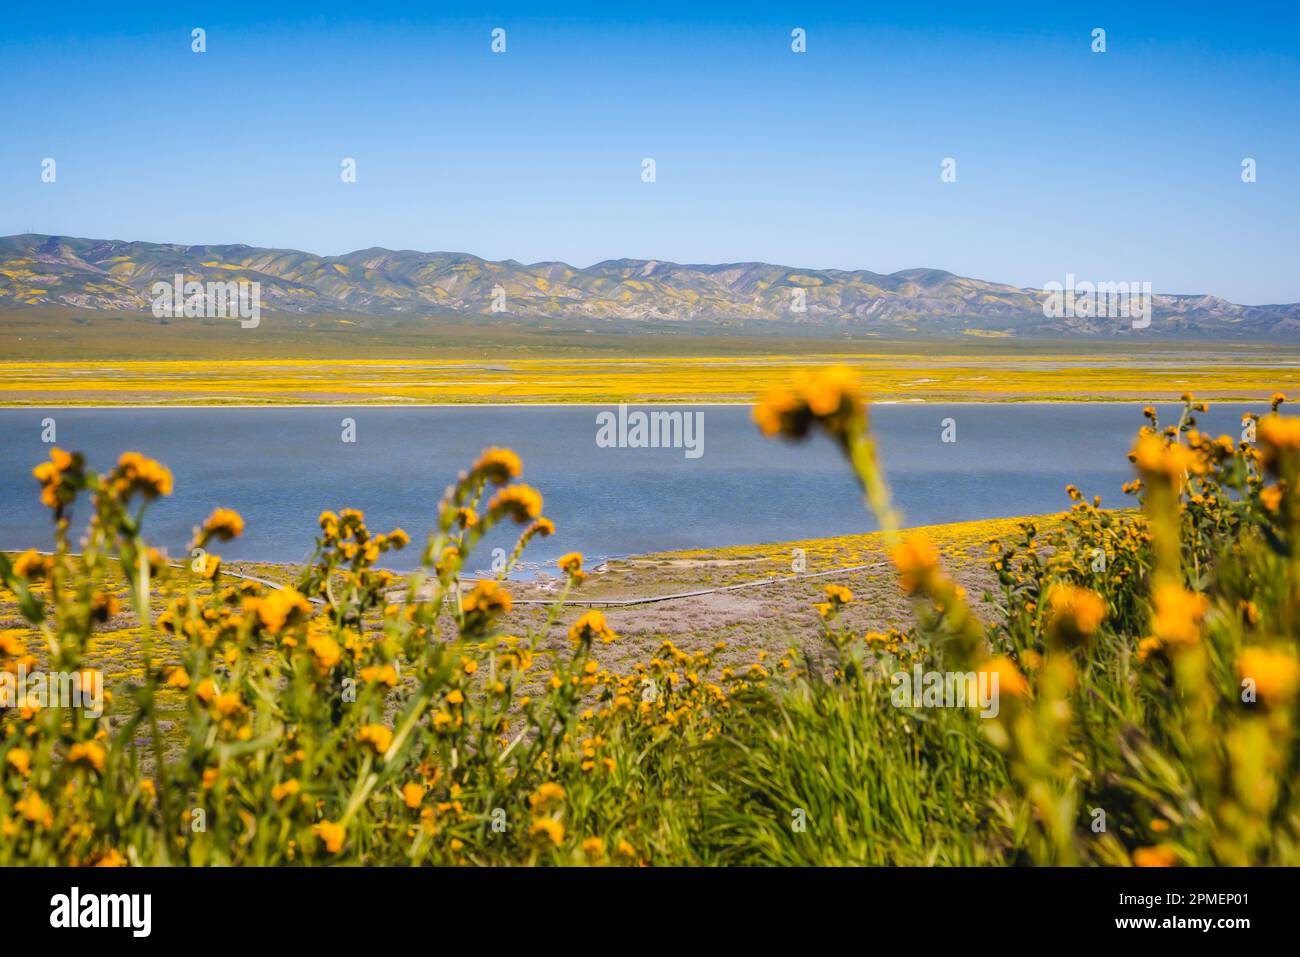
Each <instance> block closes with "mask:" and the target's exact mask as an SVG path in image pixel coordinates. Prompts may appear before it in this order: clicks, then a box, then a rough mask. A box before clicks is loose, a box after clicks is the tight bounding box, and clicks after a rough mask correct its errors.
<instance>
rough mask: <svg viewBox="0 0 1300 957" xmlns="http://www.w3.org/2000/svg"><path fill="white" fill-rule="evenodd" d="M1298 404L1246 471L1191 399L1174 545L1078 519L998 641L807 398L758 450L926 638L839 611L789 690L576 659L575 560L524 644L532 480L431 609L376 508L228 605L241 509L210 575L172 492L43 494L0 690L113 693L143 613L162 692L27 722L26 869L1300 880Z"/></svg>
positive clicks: (447, 569)
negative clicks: (160, 532)
mask: <svg viewBox="0 0 1300 957" xmlns="http://www.w3.org/2000/svg"><path fill="white" fill-rule="evenodd" d="M1282 401H1283V398H1282V397H1281V396H1275V397H1274V400H1273V403H1272V412H1271V413H1270V414H1268V415H1264V416H1250V417H1249V418H1248V421H1246V422H1245V423H1244V425H1243V436H1248V438H1243V439H1242V440H1240V441H1237V440H1234V439H1232V438H1230V437H1227V436H1223V437H1218V438H1213V437H1211V436H1208V435H1206V434H1203V433H1202V432H1200V431H1199V430H1198V428H1197V420H1196V416H1197V415H1198V414H1199V413H1200V412H1202V411H1203V410H1204V407H1203V406H1202V405H1198V404H1196V403H1195V402H1194V400H1193V399H1192V398H1191V397H1190V396H1187V397H1185V401H1184V406H1183V411H1182V413H1181V415H1180V417H1179V419H1178V421H1176V422H1174V423H1171V424H1169V425H1167V426H1163V427H1162V426H1161V425H1160V423H1158V422H1157V420H1156V414H1155V412H1154V411H1153V410H1150V409H1148V410H1146V416H1147V419H1148V423H1147V424H1146V425H1145V426H1144V427H1143V428H1142V430H1141V431H1140V432H1139V434H1138V437H1137V439H1136V442H1135V444H1134V447H1133V451H1132V452H1131V454H1130V459H1131V460H1132V462H1133V464H1134V467H1135V474H1136V477H1135V480H1134V481H1133V482H1132V483H1131V485H1130V486H1128V488H1127V490H1128V491H1129V492H1130V493H1131V494H1133V495H1134V496H1136V498H1137V499H1138V501H1139V503H1140V505H1141V508H1140V509H1136V510H1125V511H1107V510H1103V509H1101V508H1100V507H1099V503H1098V501H1097V500H1092V501H1089V500H1087V499H1086V498H1085V497H1084V496H1083V494H1082V493H1081V492H1080V491H1079V490H1077V489H1074V488H1070V489H1069V493H1070V495H1071V497H1072V499H1073V500H1074V505H1073V507H1072V509H1071V512H1070V514H1069V516H1068V518H1067V520H1066V521H1065V522H1064V523H1062V524H1061V526H1060V527H1059V528H1055V529H1053V530H1051V531H1049V532H1040V530H1039V529H1037V528H1036V527H1034V525H1033V524H1032V523H1025V524H1024V525H1023V526H1022V529H1023V538H1022V540H1020V541H1018V542H1016V543H1014V544H1006V543H997V544H994V545H993V546H992V548H991V552H990V556H989V557H990V561H991V563H992V566H993V569H994V571H995V573H996V575H997V580H998V583H999V586H998V588H997V590H996V592H995V593H990V594H986V595H985V596H984V598H985V601H986V602H987V604H988V607H987V609H986V613H985V614H984V615H983V616H979V615H976V614H975V612H974V610H973V605H972V599H971V596H969V595H967V594H965V592H964V590H963V589H962V588H961V587H960V586H958V585H957V584H956V583H955V582H954V581H953V580H952V579H951V578H950V577H949V575H948V574H947V573H946V572H945V570H944V568H943V558H942V556H941V555H939V554H938V553H937V551H936V550H935V549H934V548H933V546H931V545H930V544H929V543H928V542H926V541H925V540H924V539H921V538H919V537H916V536H908V535H907V534H906V533H904V532H902V531H900V529H899V524H900V520H899V518H898V515H897V513H896V512H895V510H894V508H893V506H892V503H891V499H890V494H889V489H888V487H887V485H886V484H885V482H884V479H883V475H882V472H881V469H880V466H879V461H878V455H877V449H876V445H875V442H874V439H873V438H872V435H871V431H870V428H869V421H868V418H869V417H868V409H867V406H866V404H865V403H864V401H863V399H862V398H861V393H860V390H859V388H858V385H857V382H856V381H855V379H854V377H853V375H852V373H851V372H849V371H848V370H845V369H840V368H828V369H820V370H816V371H810V372H807V373H804V374H802V376H801V377H800V378H799V379H797V380H796V381H794V382H793V383H791V384H790V385H789V386H788V387H784V388H780V389H775V390H773V391H771V392H769V393H768V394H766V395H765V396H764V397H763V398H762V400H761V401H760V402H759V404H758V406H757V407H756V408H755V419H756V421H757V423H758V425H759V427H760V428H761V429H762V430H763V431H764V432H765V433H767V434H768V435H771V436H780V437H784V438H786V439H790V440H796V441H797V440H800V439H803V438H805V437H806V436H808V435H809V434H810V433H811V432H813V431H817V430H820V431H823V432H824V433H826V434H827V435H829V436H830V437H831V438H832V439H833V440H834V441H835V442H836V443H837V445H838V446H839V447H840V448H841V449H842V451H843V452H844V454H845V457H846V459H847V461H848V463H849V465H850V467H851V468H852V469H853V471H854V473H855V475H856V476H857V478H858V479H859V481H860V483H861V486H862V490H863V493H864V497H865V500H866V503H867V506H868V507H869V508H870V509H871V510H872V511H873V512H874V514H875V516H876V519H877V521H878V523H879V524H880V526H881V528H882V529H883V531H884V533H885V535H886V536H887V538H888V540H889V542H890V544H891V555H892V558H893V563H894V565H895V566H896V572H897V578H898V583H899V587H900V588H901V589H902V590H903V592H904V593H905V594H906V595H908V596H910V599H911V601H912V606H913V609H914V618H915V621H914V623H913V625H912V626H911V627H909V628H908V629H906V630H905V631H903V630H896V631H891V632H888V633H878V632H868V633H866V634H858V633H855V632H854V631H853V630H852V629H850V628H848V627H846V626H845V625H844V624H843V622H842V616H841V610H842V609H843V608H844V606H846V605H848V604H850V603H852V602H854V601H855V598H854V595H853V594H852V592H851V591H850V590H849V589H848V588H846V587H844V586H843V585H838V584H832V585H829V586H827V587H826V589H825V601H824V602H821V603H819V604H818V605H817V611H818V613H819V615H820V617H821V621H822V628H823V632H824V637H825V643H826V651H827V654H826V656H825V658H824V659H823V658H817V659H816V660H807V659H806V658H803V657H801V656H800V655H799V654H798V653H797V652H794V651H793V650H792V651H791V653H790V654H789V655H787V656H786V659H785V661H786V667H785V668H784V669H782V670H780V671H777V672H769V670H768V669H767V668H766V667H764V666H763V665H762V664H760V663H755V664H754V665H752V666H751V667H750V668H748V669H744V670H740V671H736V670H734V669H729V668H722V667H719V666H717V665H715V662H714V658H715V656H716V654H717V653H718V652H719V651H721V650H722V649H723V648H724V647H725V644H723V643H719V644H717V645H715V646H714V647H713V649H712V651H701V652H686V651H682V650H681V649H679V648H677V647H676V646H675V645H673V644H672V643H671V642H665V643H664V644H663V645H662V647H660V648H659V649H658V650H657V651H655V652H654V653H653V654H652V655H649V656H648V657H647V658H646V660H645V661H643V662H641V663H640V664H638V665H637V666H636V667H635V668H633V669H631V671H630V672H629V673H626V674H616V673H612V672H611V671H610V670H609V669H608V668H606V667H604V666H603V665H602V664H601V661H600V650H601V648H602V647H603V646H604V645H605V644H606V643H608V642H612V641H617V640H619V639H618V636H617V635H616V634H614V632H613V631H612V630H611V629H610V627H609V625H608V623H607V622H606V621H605V618H604V616H603V615H602V614H601V613H600V612H598V611H588V612H586V613H585V614H583V615H581V616H580V617H578V618H576V620H574V621H572V623H571V624H569V625H568V627H567V629H566V628H564V627H563V626H562V625H561V624H560V619H561V616H562V615H563V614H564V601H565V600H566V599H567V598H568V596H569V595H570V594H571V592H572V590H573V589H575V588H578V587H580V586H581V584H582V581H583V578H584V572H583V569H582V556H581V555H578V554H576V553H571V554H568V555H565V556H564V557H563V558H561V559H560V561H559V562H558V566H559V568H560V570H561V572H562V573H563V575H564V578H565V583H566V584H565V588H564V590H563V594H562V595H561V597H560V600H559V601H558V602H557V603H556V604H555V605H553V606H551V608H550V609H549V611H548V613H547V615H546V616H545V619H544V620H543V621H541V622H540V623H538V624H537V625H536V626H535V627H533V628H530V629H529V630H527V631H526V632H525V633H523V634H511V633H508V632H507V630H506V628H505V625H504V621H505V616H506V615H507V614H508V613H509V612H510V610H511V606H512V600H511V595H510V593H509V591H508V589H507V583H506V581H505V577H506V576H507V575H508V574H509V571H510V567H512V566H513V564H514V563H515V562H516V561H518V559H519V558H520V556H521V555H522V553H523V551H524V549H525V548H526V547H527V545H528V543H529V542H530V541H531V539H533V538H535V537H537V536H545V535H549V534H552V533H553V532H554V525H553V524H552V523H551V522H550V521H549V520H548V519H547V518H546V517H545V516H544V515H543V511H542V509H543V499H542V496H541V494H540V493H538V492H537V491H536V490H535V489H533V488H531V487H530V486H528V485H526V484H523V483H522V482H521V481H520V478H521V476H522V463H521V462H520V460H519V458H518V457H517V456H516V455H515V454H514V453H512V452H510V451H509V450H506V449H497V448H490V449H487V450H485V451H484V452H483V454H482V455H481V456H480V458H479V459H478V460H477V461H476V462H475V463H473V465H472V466H471V467H470V468H469V469H468V470H466V471H465V472H463V473H461V475H460V476H459V477H458V479H457V481H456V482H455V484H453V485H452V486H451V487H450V488H448V490H447V492H446V494H445V496H444V497H443V499H442V501H441V503H440V506H439V509H438V516H437V526H436V528H434V530H433V531H432V532H431V533H430V534H429V535H428V537H427V539H426V540H425V542H424V544H423V546H422V552H421V556H420V562H419V568H418V570H417V571H416V572H414V573H413V574H411V575H409V576H402V577H400V578H399V577H398V576H396V575H395V574H394V573H392V572H390V571H387V570H385V569H382V568H380V567H378V566H379V563H380V562H381V561H382V559H383V556H384V555H385V554H386V553H388V552H390V551H393V550H397V549H404V548H408V547H411V546H412V542H411V539H410V537H409V536H408V535H407V533H406V532H404V531H403V530H401V529H396V530H393V531H391V532H388V533H379V532H375V531H373V530H371V529H369V528H368V527H367V526H366V524H365V521H364V517H363V516H362V515H361V513H360V512H357V511H355V510H349V509H344V510H342V511H340V512H338V513H337V514H336V513H333V512H326V513H324V514H323V515H321V517H320V534H319V536H318V538H317V549H316V553H315V556H314V557H313V560H312V562H311V563H310V564H309V565H308V566H307V567H306V568H305V569H304V570H303V572H302V574H301V577H300V579H299V580H298V581H297V582H295V583H294V585H293V587H286V588H283V589H276V588H272V587H268V586H266V585H263V584H260V583H257V582H251V581H247V580H243V581H237V580H233V579H230V578H229V576H223V574H222V564H221V561H220V559H219V558H218V557H217V556H216V555H215V554H212V553H211V551H210V550H211V549H212V548H213V547H215V546H217V545H219V544H220V543H221V542H224V541H229V540H231V539H232V538H234V537H236V536H238V535H240V534H242V532H243V520H242V519H241V517H240V516H239V515H238V514H236V513H235V512H233V511H230V510H228V509H217V510H216V511H214V512H213V513H212V515H211V516H209V518H208V519H207V520H206V521H205V522H204V523H203V525H201V526H200V527H198V528H196V530H195V536H194V541H193V542H192V543H191V547H192V549H193V550H195V553H196V554H200V555H202V556H204V560H202V561H197V562H194V563H192V564H190V565H188V566H185V567H182V568H179V569H178V568H175V567H173V566H172V565H170V564H169V563H168V561H167V559H166V556H164V555H162V554H161V553H159V552H158V551H157V550H155V549H153V548H151V547H150V546H149V544H148V543H147V540H146V539H145V537H144V530H143V525H144V519H145V515H146V513H147V511H148V507H149V504H150V503H151V502H152V501H154V500H156V499H157V498H159V497H161V496H166V495H169V494H170V493H171V491H172V476H171V474H170V472H169V471H168V470H167V469H166V467H165V466H163V465H162V464H160V463H157V462H154V461H152V460H149V459H147V458H145V457H143V456H141V455H139V454H137V453H131V452H128V453H126V454H124V455H123V456H122V457H121V459H120V460H119V462H118V464H117V465H116V467H115V468H113V469H111V470H110V471H108V472H106V473H103V474H97V473H96V472H94V471H92V470H91V469H89V468H88V467H87V463H86V462H85V461H84V459H83V458H82V457H81V456H80V455H77V454H75V453H67V452H64V451H62V450H58V449H56V450H54V451H53V452H52V453H51V457H50V461H48V462H45V463H43V464H41V465H40V466H38V467H37V468H36V469H35V477H36V478H37V480H38V481H39V483H40V495H41V500H42V502H43V503H44V504H45V505H46V506H47V507H48V508H49V509H50V512H51V514H52V517H53V520H54V525H55V547H54V551H53V553H52V554H46V553H38V552H35V551H30V552H27V553H24V554H22V555H20V556H17V557H16V558H9V557H6V556H4V555H0V598H4V599H6V600H9V601H12V602H13V603H14V604H15V605H16V607H17V608H18V609H19V612H20V613H21V616H22V618H23V619H24V621H25V625H24V626H23V627H18V628H5V629H0V670H3V671H5V672H10V673H16V672H18V670H19V669H20V668H21V669H26V670H31V669H33V668H37V667H43V668H45V669H47V670H49V671H51V672H54V671H58V672H63V673H74V674H75V673H79V672H81V671H83V670H84V669H86V668H87V667H88V665H87V653H88V651H89V650H90V649H91V648H92V647H93V646H94V643H95V641H96V628H97V626H101V625H102V624H103V623H104V622H105V621H107V620H108V619H109V618H111V617H112V616H113V615H114V614H117V613H118V611H119V608H118V605H119V599H118V597H116V595H115V594H114V592H113V589H112V588H111V587H110V584H109V583H110V581H112V580H114V578H115V576H116V577H120V578H122V579H124V580H125V583H126V602H127V604H128V605H129V607H130V608H131V610H132V611H133V612H134V615H135V617H136V619H137V620H138V622H139V623H140V627H139V642H140V650H141V655H142V659H143V669H142V672H141V674H140V675H139V677H138V678H137V679H135V680H132V681H131V682H129V683H126V684H124V685H119V686H117V687H114V688H112V689H111V694H106V699H107V705H106V707H105V709H104V713H103V714H102V715H92V714H89V713H86V712H84V711H82V710H77V709H67V708H55V707H42V706H41V703H40V702H39V701H36V700H34V699H33V700H27V701H20V702H18V703H17V706H16V707H13V708H8V709H5V710H4V711H0V864H9V865H12V864H34V865H45V864H72V865H160V864H192V865H218V864H235V865H284V864H309V865H311V864H316V865H319V864H335V863H346V864H386V865H391V864H467V865H470V864H480V865H482V864H584V865H644V864H710V865H723V864H776V865H786V864H791V865H792V864H1022V863H1035V864H1078V863H1085V864H1109V865H1129V864H1133V865H1138V866H1152V865H1178V864H1182V865H1204V864H1228V865H1257V864H1296V863H1300V796H1298V794H1297V786H1296V785H1297V762H1298V761H1300V747H1298V746H1297V745H1298V744H1300V742H1298V740H1297V721H1296V717H1297V716H1296V707H1297V699H1298V698H1300V665H1298V664H1297V637H1298V636H1300V493H1298V492H1297V481H1300V419H1296V418H1290V417H1284V416H1282V415H1280V414H1279V413H1278V408H1279V406H1280V405H1281V403H1282ZM74 506H76V507H77V508H78V509H80V508H82V507H88V508H89V511H90V517H89V521H88V522H86V523H85V525H84V529H83V528H78V529H77V531H76V532H75V533H74V528H73V523H72V516H73V510H74ZM498 525H514V526H516V527H517V529H518V532H519V537H518V542H517V545H516V547H515V549H514V551H513V553H512V555H511V556H510V565H509V566H508V567H507V568H506V569H505V570H503V571H502V573H501V578H500V579H498V580H482V581H478V582H475V583H473V585H472V587H465V586H462V583H461V571H462V569H463V568H464V567H466V561H467V560H468V558H469V556H470V555H471V554H472V553H473V551H474V549H475V547H476V545H477V544H478V543H479V542H480V541H481V540H482V538H483V536H484V535H485V534H486V533H487V532H488V531H489V530H491V529H492V528H494V527H496V526H498ZM74 538H75V541H76V549H75V551H74V546H73V542H74ZM465 585H466V586H468V585H469V583H468V582H467V583H465ZM158 609H161V611H158ZM557 631H558V632H562V633H563V634H565V635H566V637H567V640H566V641H564V642H561V643H557V642H555V641H553V640H549V639H550V638H552V637H553V636H554V634H555V633H556V632H557ZM792 659H793V660H792ZM917 667H919V668H921V669H925V670H936V671H948V672H961V673H971V674H980V675H982V676H984V677H989V676H995V677H996V687H997V688H998V689H999V690H1000V703H999V707H998V708H997V709H989V710H985V711H983V712H981V711H980V709H979V708H977V707H965V708H927V707H924V706H923V704H922V703H921V702H919V701H918V702H914V703H912V704H910V705H908V706H905V707H899V706H898V705H897V703H896V702H895V701H893V700H891V693H890V692H891V681H890V676H891V675H894V674H895V673H897V672H899V671H900V670H904V669H914V668H917ZM918 673H919V672H918ZM166 702H173V703H174V702H179V710H178V712H177V713H179V714H181V715H182V716H183V717H182V718H181V720H180V721H179V722H165V721H163V720H161V719H160V712H161V711H163V709H162V708H161V705H163V704H164V703H166ZM173 725H178V726H173Z"/></svg>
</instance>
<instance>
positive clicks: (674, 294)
mask: <svg viewBox="0 0 1300 957" xmlns="http://www.w3.org/2000/svg"><path fill="white" fill-rule="evenodd" d="M177 273H181V274H183V275H184V276H185V277H186V279H187V280H198V281H200V282H211V281H220V282H230V281H232V280H235V281H238V280H246V281H249V282H258V283H260V289H261V293H260V294H261V302H262V309H263V310H264V311H266V312H268V313H270V314H273V315H281V316H287V317H293V316H303V317H310V316H339V317H349V318H350V319H351V321H353V322H354V323H355V324H357V325H361V326H364V325H366V324H367V323H376V324H383V325H392V324H393V323H395V322H407V321H409V322H417V321H428V320H429V319H430V318H431V317H438V316H448V315H482V316H483V319H484V321H491V320H492V319H494V318H497V312H500V313H501V314H503V315H505V316H507V317H513V318H523V319H539V320H557V321H561V322H563V321H572V322H574V323H575V324H576V325H578V326H579V327H589V326H592V325H594V324H602V323H616V324H618V325H620V326H629V325H641V324H646V325H648V324H653V325H656V326H658V325H662V324H664V323H706V324H709V325H711V326H718V327H730V328H738V329H741V330H744V331H773V332H776V331H785V330H804V331H807V332H816V331H842V332H851V333H860V334H872V335H881V336H889V335H918V334H919V335H925V334H953V333H965V334H968V335H1013V336H1057V335H1084V336H1117V337H1135V336H1140V337H1142V338H1157V337H1159V338H1163V337H1204V338H1232V339H1261V340H1268V339H1296V338H1300V304H1297V303H1291V304H1281V305H1266V306H1243V305H1236V304H1233V303H1230V302H1228V301H1226V300H1224V299H1221V298H1218V297H1216V296H1214V295H1209V294H1206V295H1159V294H1157V295H1155V296H1154V297H1153V301H1152V305H1153V316H1152V321H1151V324H1150V327H1149V328H1146V329H1141V330H1139V329H1134V328H1133V324H1132V323H1131V322H1130V321H1128V320H1127V319H1114V318H1100V319H1099V318H1092V317H1061V318H1049V317H1047V316H1045V315H1044V307H1043V306H1044V300H1045V299H1046V296H1047V294H1046V293H1044V292H1043V291H1042V290H1038V289H1020V288H1016V287H1014V286H1009V285H1005V284H1002V283H995V282H987V281H983V280H978V279H968V278H963V277H961V276H955V275H953V274H952V273H949V272H945V271H943V270H940V269H907V270H903V271H901V272H896V273H890V274H888V275H882V274H879V273H874V272H869V271H867V270H852V271H846V270H837V269H801V268H794V267H789V266H780V265H771V264H768V263H753V262H751V263H727V264H722V265H683V264H678V263H671V262H660V261H655V260H637V259H615V260H608V261H606V262H601V263H597V264H595V265H593V266H590V267H587V268H585V269H580V268H577V267H574V266H570V265H568V264H566V263H562V262H542V263H532V264H528V265H525V264H522V263H518V262H515V261H513V260H506V261H504V262H493V261H490V260H485V259H480V258H478V257H477V256H471V255H468V254H465V253H445V252H432V253H424V252H414V251H410V250H399V251H394V250H388V249H381V248H373V249H363V250H358V251H356V252H352V253H348V254H346V255H343V256H316V255H313V254H311V253H306V252H299V251H296V250H285V249H263V248H257V247H253V246H244V245H233V246H182V245H174V244H166V243H147V242H125V241H120V240H95V239H76V238H70V237H63V236H45V235H35V234H25V235H20V236H9V237H4V238H0V310H10V309H15V308H17V309H25V308H28V307H37V306H59V307H65V308H69V309H75V310H78V311H86V312H115V313H145V314H148V313H149V312H150V310H151V305H152V292H151V290H152V287H153V285H154V284H155V283H157V282H167V283H170V282H172V281H173V280H174V278H175V276H176V274H177ZM1079 278H1080V279H1089V280H1100V281H1112V280H1113V281H1125V280H1127V281H1131V282H1136V281H1138V280H1140V279H1141V277H1138V276H1114V277H1098V276H1080V277H1079ZM1048 279H1054V280H1055V281H1057V282H1062V283H1063V282H1064V281H1065V279H1066V277H1065V276H1059V277H1048ZM494 302H496V303H498V304H499V305H500V306H503V307H504V308H503V309H499V310H497V312H494V310H493V305H494ZM797 304H798V305H802V306H803V309H802V310H800V309H799V308H798V305H797ZM171 321H178V322H183V321H186V320H184V319H177V320H171ZM190 321H197V320H190ZM208 321H211V320H208Z"/></svg>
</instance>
